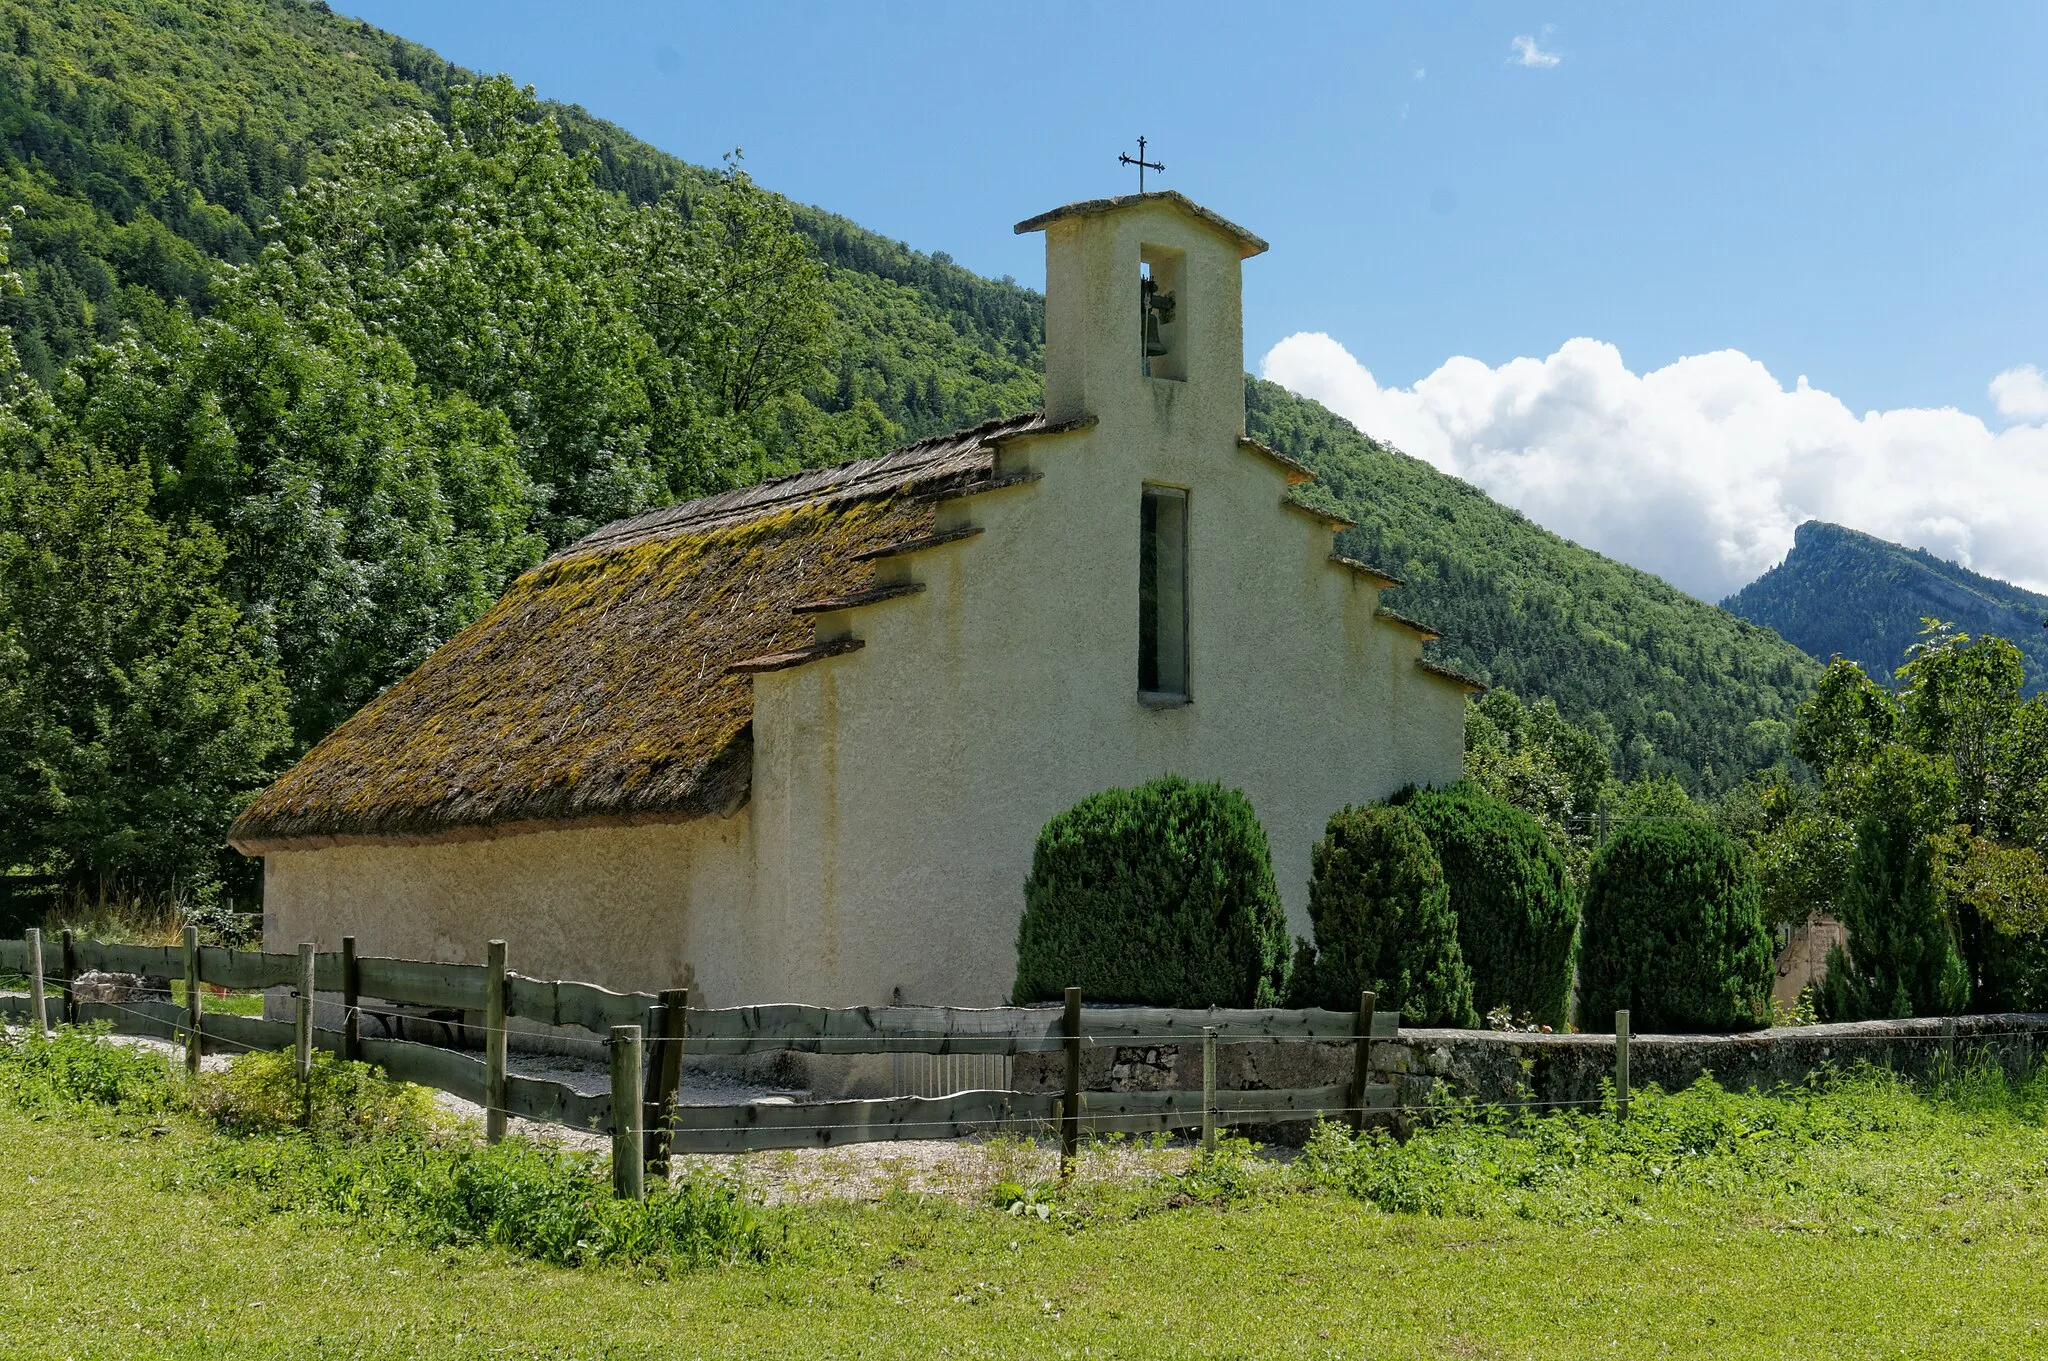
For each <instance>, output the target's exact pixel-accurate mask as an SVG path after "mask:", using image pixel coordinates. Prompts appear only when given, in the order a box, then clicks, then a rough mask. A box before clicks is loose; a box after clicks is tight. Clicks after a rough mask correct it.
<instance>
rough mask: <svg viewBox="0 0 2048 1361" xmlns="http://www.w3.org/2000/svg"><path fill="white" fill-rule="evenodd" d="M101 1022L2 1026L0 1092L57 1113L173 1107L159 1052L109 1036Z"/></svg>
mask: <svg viewBox="0 0 2048 1361" xmlns="http://www.w3.org/2000/svg"><path fill="white" fill-rule="evenodd" d="M106 1036H107V1029H106V1027H104V1026H99V1027H92V1028H87V1029H73V1028H71V1027H70V1026H60V1027H58V1028H57V1029H56V1030H54V1031H51V1032H49V1033H48V1034H44V1033H42V1032H40V1031H38V1030H37V1029H35V1028H34V1027H32V1026H26V1027H22V1028H20V1029H15V1030H0V1093H4V1094H5V1095H6V1097H7V1099H8V1100H10V1101H12V1102H13V1103H14V1104H15V1105H16V1106H18V1107H19V1108H21V1109H22V1110H25V1111H32V1112H38V1113H52V1114H54V1113H61V1112H64V1111H69V1110H74V1109H77V1108H80V1107H92V1106H102V1107H106V1108H108V1109H111V1110H114V1111H119V1112H123V1113H126V1114H131V1115H148V1114H154V1113H156V1112H159V1111H167V1110H171V1109H173V1108H174V1107H175V1105H176V1103H177V1100H178V1089H177V1084H176V1083H175V1082H174V1081H173V1080H172V1077H171V1066H170V1064H169V1063H168V1062H166V1061H165V1059H164V1057H163V1056H162V1055H161V1054H158V1053H155V1052H153V1051H151V1050H147V1049H140V1048H136V1047H135V1046H132V1045H125V1044H110V1043H108V1042H107V1038H106Z"/></svg>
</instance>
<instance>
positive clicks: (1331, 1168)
mask: <svg viewBox="0 0 2048 1361" xmlns="http://www.w3.org/2000/svg"><path fill="white" fill-rule="evenodd" d="M2044 1107H2048V1086H2044V1083H2043V1080H2042V1077H2041V1075H2040V1074H2039V1073H2036V1074H2034V1075H2032V1076H2030V1077H2029V1078H2028V1079H2026V1080H2025V1081H2023V1082H2012V1081H2009V1080H2008V1079H2006V1078H2005V1076H2004V1075H2003V1074H2002V1073H2000V1072H1999V1071H1998V1070H1996V1069H1983V1070H1973V1071H1971V1072H1969V1073H1966V1074H1963V1075H1961V1076H1959V1078H1958V1079H1957V1080H1955V1081H1954V1082H1952V1083H1950V1084H1948V1086H1947V1088H1946V1090H1944V1091H1943V1092H1941V1093H1940V1094H1939V1095H1938V1096H1930V1094H1928V1093H1925V1092H1922V1091H1917V1090H1915V1089H1914V1088H1913V1087H1912V1086H1910V1085H1908V1084H1907V1083H1905V1082H1903V1081H1901V1080H1900V1079H1898V1078H1897V1077H1895V1076H1893V1075H1892V1074H1890V1073H1888V1072H1883V1071H1880V1070H1872V1069H1860V1070H1857V1071H1854V1072H1850V1073H1846V1074H1836V1075H1830V1076H1828V1077H1825V1078H1823V1079H1821V1080H1818V1081H1815V1082H1812V1083H1809V1084H1808V1085H1806V1086H1803V1087H1800V1088H1797V1089H1793V1090H1788V1091H1779V1092H1775V1093H1771V1094H1768V1095H1765V1094H1759V1093H1757V1092H1748V1093H1739V1094H1738V1093H1733V1092H1728V1091H1724V1090H1723V1089H1722V1088H1721V1087H1719V1086H1718V1085H1717V1084H1716V1083H1715V1082H1714V1080H1713V1079H1712V1078H1711V1077H1702V1078H1701V1079H1700V1080H1699V1081H1698V1082H1696V1083H1694V1084H1693V1085H1692V1086H1691V1087H1688V1088H1686V1089H1685V1090H1684V1091H1682V1092H1675V1093H1671V1094H1668V1095H1667V1094H1666V1093H1664V1092H1661V1091H1659V1090H1658V1089H1657V1088H1655V1087H1648V1088H1639V1089H1638V1090H1637V1091H1636V1092H1635V1093H1634V1094H1633V1097H1632V1100H1631V1102H1630V1109H1629V1118H1628V1119H1627V1120H1626V1121H1618V1120H1616V1119H1614V1118H1613V1115H1612V1113H1611V1111H1602V1112H1597V1113H1596V1112H1582V1111H1571V1110H1567V1111H1559V1112H1551V1113H1541V1114H1535V1113H1528V1114H1511V1113H1507V1112H1504V1111H1502V1110H1500V1109H1499V1108H1493V1109H1489V1110H1477V1109H1473V1108H1470V1107H1461V1106H1458V1105H1446V1106H1445V1107H1444V1108H1443V1109H1442V1110H1441V1111H1440V1112H1439V1113H1438V1115H1437V1118H1436V1119H1435V1120H1433V1121H1432V1122H1431V1123H1430V1124H1428V1125H1427V1126H1425V1127H1424V1128H1423V1129H1421V1130H1419V1131H1418V1132H1417V1133H1416V1134H1415V1136H1414V1137H1413V1138H1411V1139H1409V1140H1407V1141H1406V1142H1405V1143H1402V1142H1396V1141H1394V1140H1393V1139H1390V1138H1389V1137H1387V1135H1386V1134H1385V1133H1384V1132H1383V1131H1374V1132H1370V1133H1368V1134H1366V1135H1364V1136H1362V1137H1354V1136H1353V1135H1352V1134H1351V1132H1350V1131H1349V1130H1348V1129H1346V1128H1345V1127H1343V1126H1341V1125H1336V1124H1324V1125H1321V1126H1318V1128H1317V1130H1316V1132H1315V1134H1314V1136H1313V1137H1312V1138H1311V1139H1310V1141H1309V1144H1308V1146H1307V1148H1306V1149H1305V1150H1304V1155H1303V1158H1302V1160H1301V1165H1302V1170H1303V1173H1304V1175H1305V1177H1306V1178H1307V1179H1308V1180H1309V1181H1310V1182H1311V1183H1312V1184H1316V1185H1321V1186H1327V1187H1330V1188H1332V1189H1335V1190H1340V1191H1343V1192H1345V1193H1346V1194H1349V1195H1352V1196H1356V1197H1357V1198H1359V1199H1360V1200H1364V1201H1367V1202H1369V1203H1371V1204H1372V1205H1375V1206H1377V1207H1378V1208H1379V1209H1381V1210H1383V1211H1385V1212H1387V1213H1390V1214H1406V1215H1428V1216H1458V1217H1468V1218H1503V1219H1514V1220H1525V1221H1527V1220H1534V1221H1537V1222H1550V1223H1563V1224H1581V1225H1585V1224H1610V1225H1611V1224H1617V1223H1626V1222H1629V1221H1638V1222H1642V1221H1656V1222H1661V1223H1674V1222H1682V1220H1683V1219H1684V1218H1690V1217H1691V1216H1693V1215H1697V1214H1699V1213H1701V1212H1703V1211H1704V1210H1705V1209H1706V1207H1707V1206H1709V1205H1714V1204H1728V1203H1729V1202H1731V1201H1732V1202H1734V1203H1736V1204H1739V1205H1742V1206H1744V1207H1745V1208H1746V1209H1748V1210H1749V1211H1750V1212H1752V1213H1754V1212H1755V1211H1756V1210H1758V1209H1762V1208H1765V1207H1769V1208H1770V1209H1771V1210H1772V1211H1774V1212H1775V1214H1776V1215H1777V1217H1779V1218H1783V1217H1787V1216H1786V1211H1787V1210H1788V1209H1789V1208H1790V1206H1791V1205H1795V1204H1796V1205H1798V1206H1800V1207H1801V1210H1800V1211H1799V1212H1798V1213H1797V1215H1796V1217H1797V1218H1799V1219H1804V1220H1806V1221H1808V1225H1809V1227H1817V1225H1816V1224H1814V1223H1813V1220H1814V1219H1815V1218H1816V1217H1818V1218H1820V1219H1833V1218H1836V1217H1843V1218H1848V1219H1853V1220H1857V1221H1861V1220H1863V1219H1864V1218H1865V1217H1866V1216H1870V1215H1883V1214H1885V1213H1886V1211H1885V1210H1884V1209H1883V1208H1882V1207H1884V1206H1886V1205H1896V1204H1897V1203H1898V1198H1899V1196H1900V1195H1901V1193H1902V1191H1905V1185H1910V1186H1911V1187H1912V1188H1913V1191H1907V1192H1905V1194H1908V1195H1911V1194H1913V1193H1914V1192H1920V1193H1923V1194H1925V1195H1926V1197H1927V1199H1928V1200H1930V1201H1932V1200H1934V1199H1936V1198H1937V1197H1939V1196H1942V1195H1944V1194H1946V1195H1950V1196H1953V1195H1955V1194H1956V1193H1957V1190H1958V1187H1957V1185H1956V1182H1955V1180H1954V1179H1953V1172H1954V1171H1955V1170H1957V1169H1958V1168H1959V1167H1960V1165H1961V1164H1960V1163H1959V1162H1958V1161H1957V1160H1958V1159H1961V1160H1963V1161H1964V1162H1967V1161H1969V1155H1968V1153H1967V1150H1968V1149H1970V1148H1971V1147H1973V1146H1980V1145H1983V1144H1985V1143H1986V1142H1987V1139H1986V1136H1987V1135H1989V1134H1993V1133H1994V1132H1995V1134H1996V1136H1997V1137H1999V1138H2002V1139H2010V1140H2017V1141H2019V1143H2020V1145H2021V1146H2024V1147H2028V1148H2031V1147H2033V1146H2035V1144H2036V1142H2037V1141H2038V1140H2039V1139H2040V1137H2041V1128H2042V1117H2043V1114H2044ZM1890 1159H1897V1165H1898V1167H1899V1169H1900V1171H1901V1172H1902V1173H1903V1174H1904V1175H1903V1176H1901V1177H1898V1178H1895V1177H1893V1176H1890V1175H1887V1176H1883V1177H1880V1178H1877V1179H1875V1180H1873V1179H1872V1178H1871V1177H1870V1176H1869V1169H1870V1168H1871V1167H1872V1166H1873V1165H1874V1164H1875V1163H1877V1162H1882V1161H1888V1160H1890ZM1907 1167H1911V1168H1913V1169H1914V1170H1913V1171H1911V1172H1905V1169H1906V1168H1907ZM1965 1175H1966V1176H1968V1175H1981V1173H1977V1174H1965ZM1902 1183H1903V1184H1902ZM1934 1183H1941V1184H1942V1185H1941V1187H1940V1188H1939V1189H1936V1188H1935V1187H1934V1185H1933V1184H1934ZM1779 1231H1780V1232H1782V1231H1783V1230H1782V1229H1781V1230H1779ZM1857 1232H1858V1233H1861V1232H1862V1230H1861V1229H1858V1230H1857Z"/></svg>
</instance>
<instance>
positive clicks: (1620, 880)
mask: <svg viewBox="0 0 2048 1361" xmlns="http://www.w3.org/2000/svg"><path fill="white" fill-rule="evenodd" d="M1771 979H1772V954H1771V937H1770V932H1769V931H1768V930H1766V929H1765V927H1764V922H1763V908H1762V903H1761V899H1760V896H1759V894H1758V892H1757V886H1756V879H1755V877H1754V876H1753V875H1752V874H1751V873H1750V869H1749V864H1748V862H1747V861H1746V860H1745V859H1744V857H1743V854H1742V848H1741V847H1739V846H1737V845H1736V844H1735V843H1734V842H1733V841H1730V840H1729V839H1728V838H1727V837H1726V836H1724V835H1722V834H1721V833H1720V832H1718V831H1716V830H1715V829H1714V828H1713V827H1712V826H1710V825H1708V824H1707V823H1704V822H1695V821H1693V820H1691V819H1687V818H1648V819H1645V820H1644V821H1641V822H1634V823H1630V824H1628V825H1627V826H1625V827H1623V828H1622V829H1621V830H1620V831H1618V832H1616V833H1615V834H1614V836H1613V837H1612V838H1610V839H1609V840H1608V842H1607V844H1606V845H1605V846H1602V847H1601V848H1600V851H1599V854H1598V855H1596V856H1595V857H1594V858H1593V877H1592V882H1591V884H1590V885H1589V886H1588V888H1587V890H1586V911H1585V923H1584V925H1583V927H1582V928H1581V934H1580V939H1579V1024H1580V1025H1581V1026H1583V1027H1584V1028H1585V1029H1587V1030H1608V1029H1611V1028H1612V1026H1613V1023H1614V1013H1615V1012H1616V1011H1618V1010H1621V1009H1623V1008H1626V1009H1627V1010H1628V1012H1629V1025H1630V1027H1631V1028H1632V1029H1633V1030H1635V1031H1637V1032H1639V1033H1640V1032H1648V1031H1674V1032H1683V1031H1723V1030H1748V1029H1753V1028H1755V1027H1757V1026H1763V1025H1768V1024H1770V1018H1771Z"/></svg>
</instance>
